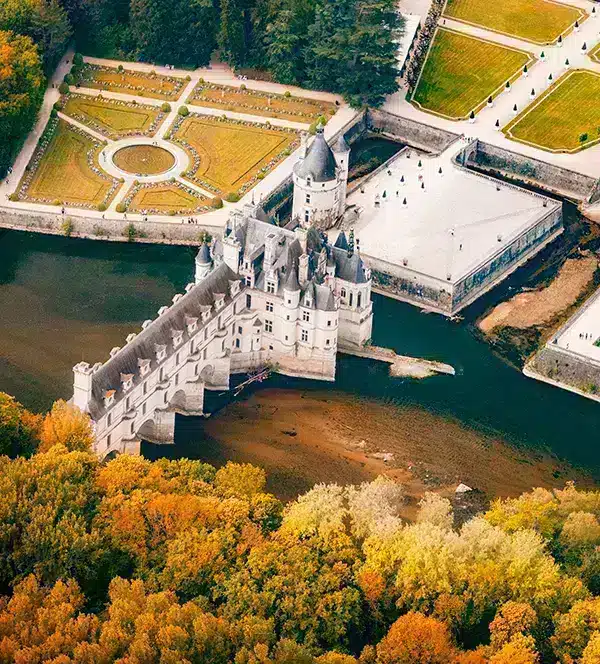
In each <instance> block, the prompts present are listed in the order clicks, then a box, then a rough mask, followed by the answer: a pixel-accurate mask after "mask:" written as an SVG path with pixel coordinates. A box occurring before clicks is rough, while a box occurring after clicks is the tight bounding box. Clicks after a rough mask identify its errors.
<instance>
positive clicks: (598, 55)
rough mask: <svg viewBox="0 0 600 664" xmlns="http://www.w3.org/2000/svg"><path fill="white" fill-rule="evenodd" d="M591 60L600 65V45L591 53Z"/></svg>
mask: <svg viewBox="0 0 600 664" xmlns="http://www.w3.org/2000/svg"><path fill="white" fill-rule="evenodd" d="M589 56H590V58H591V59H592V60H593V61H594V62H597V63H598V64H600V43H598V44H596V46H594V48H593V49H592V50H591V51H590V52H589Z"/></svg>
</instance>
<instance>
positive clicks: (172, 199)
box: [123, 180, 211, 215]
mask: <svg viewBox="0 0 600 664" xmlns="http://www.w3.org/2000/svg"><path fill="white" fill-rule="evenodd" d="M123 202H124V204H125V206H126V207H127V209H128V211H130V212H138V213H141V214H170V215H174V214H187V213H192V212H193V213H199V212H206V211H207V210H210V209H211V207H210V204H209V200H208V199H207V198H205V197H203V196H201V195H200V194H198V193H196V192H195V191H193V190H192V189H191V188H190V187H186V186H185V185H184V184H183V183H181V182H179V181H177V180H175V181H173V182H157V183H144V184H140V183H137V184H134V185H133V187H132V188H131V189H130V190H129V192H128V193H127V196H126V197H125V199H124V201H123Z"/></svg>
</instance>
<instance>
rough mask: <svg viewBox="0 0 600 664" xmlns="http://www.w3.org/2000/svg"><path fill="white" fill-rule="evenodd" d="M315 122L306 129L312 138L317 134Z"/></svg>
mask: <svg viewBox="0 0 600 664" xmlns="http://www.w3.org/2000/svg"><path fill="white" fill-rule="evenodd" d="M317 124H318V122H317V120H315V121H314V122H313V123H311V125H310V127H309V128H308V133H309V134H310V135H311V136H314V135H315V134H316V133H317Z"/></svg>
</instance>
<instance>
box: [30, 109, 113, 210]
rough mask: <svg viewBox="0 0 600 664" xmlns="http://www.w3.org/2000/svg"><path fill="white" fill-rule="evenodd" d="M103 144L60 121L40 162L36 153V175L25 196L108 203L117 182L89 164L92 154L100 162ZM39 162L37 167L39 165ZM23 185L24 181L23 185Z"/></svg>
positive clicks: (40, 199)
mask: <svg viewBox="0 0 600 664" xmlns="http://www.w3.org/2000/svg"><path fill="white" fill-rule="evenodd" d="M100 149H101V146H100V145H99V144H98V143H97V142H96V141H95V140H94V139H93V138H91V137H87V136H84V135H82V133H80V132H79V131H77V130H76V129H74V128H72V127H71V126H69V125H68V124H67V123H66V122H63V121H62V120H59V122H58V125H57V127H56V130H55V131H54V135H53V136H52V138H51V139H50V143H49V144H48V147H47V148H46V150H45V152H44V154H43V156H42V157H41V159H39V161H37V158H38V157H39V153H38V151H36V154H34V157H33V162H34V163H33V165H32V164H30V167H29V168H33V169H34V170H33V173H32V172H31V170H30V171H29V172H26V174H25V178H24V179H25V180H27V179H28V176H29V175H32V177H31V180H30V181H29V182H28V184H27V185H26V191H25V195H24V196H22V198H24V199H27V200H32V201H36V202H45V203H55V204H65V205H69V204H74V205H79V206H84V207H97V206H98V205H99V204H100V203H105V204H107V203H108V202H109V198H110V197H111V188H112V187H113V185H114V184H115V182H116V181H115V180H113V179H112V178H111V177H110V176H109V175H106V176H105V177H103V176H101V175H98V174H97V173H95V172H94V171H93V170H92V169H91V168H90V165H89V163H88V158H89V155H90V153H92V154H91V157H92V158H93V160H94V163H96V164H97V161H98V152H99V151H100ZM36 162H37V167H36V165H35V164H36ZM22 185H23V182H22V184H21V186H22Z"/></svg>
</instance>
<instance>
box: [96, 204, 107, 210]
mask: <svg viewBox="0 0 600 664" xmlns="http://www.w3.org/2000/svg"><path fill="white" fill-rule="evenodd" d="M97 210H98V212H106V204H105V203H98V206H97Z"/></svg>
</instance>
